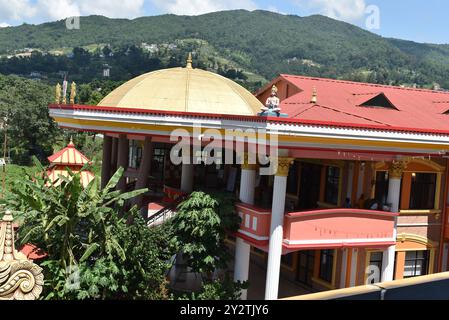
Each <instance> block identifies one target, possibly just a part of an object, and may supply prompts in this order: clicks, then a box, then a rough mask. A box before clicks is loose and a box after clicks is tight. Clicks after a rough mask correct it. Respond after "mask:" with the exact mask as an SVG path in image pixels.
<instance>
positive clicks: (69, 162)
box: [48, 141, 90, 167]
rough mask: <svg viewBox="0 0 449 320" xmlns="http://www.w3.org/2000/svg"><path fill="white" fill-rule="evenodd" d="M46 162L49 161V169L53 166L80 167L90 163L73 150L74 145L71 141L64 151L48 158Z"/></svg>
mask: <svg viewBox="0 0 449 320" xmlns="http://www.w3.org/2000/svg"><path fill="white" fill-rule="evenodd" d="M48 161H50V166H51V167H53V166H55V165H66V166H68V167H72V166H80V167H82V166H84V165H85V164H87V163H90V160H89V159H88V158H87V157H86V156H85V155H84V154H82V153H81V152H79V151H78V150H77V149H76V148H75V145H74V144H73V142H72V141H70V143H69V144H68V145H67V147H65V148H64V149H62V150H61V151H59V152H56V153H55V154H54V155H52V156H50V157H48Z"/></svg>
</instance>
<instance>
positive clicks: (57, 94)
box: [55, 83, 61, 104]
mask: <svg viewBox="0 0 449 320" xmlns="http://www.w3.org/2000/svg"><path fill="white" fill-rule="evenodd" d="M55 102H56V104H60V103H61V85H60V84H59V83H58V84H57V85H56V88H55Z"/></svg>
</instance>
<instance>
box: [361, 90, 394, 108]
mask: <svg viewBox="0 0 449 320" xmlns="http://www.w3.org/2000/svg"><path fill="white" fill-rule="evenodd" d="M360 106H361V107H373V108H383V109H393V110H398V109H397V108H396V107H395V106H394V105H393V104H392V103H391V101H390V100H389V99H388V98H387V96H386V95H385V94H383V93H381V94H378V95H376V96H375V97H373V98H371V99H370V100H368V101H365V102H364V103H362V104H361V105H360Z"/></svg>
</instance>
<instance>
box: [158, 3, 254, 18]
mask: <svg viewBox="0 0 449 320" xmlns="http://www.w3.org/2000/svg"><path fill="white" fill-rule="evenodd" d="M151 2H152V3H153V4H154V5H155V6H156V7H157V8H158V9H159V10H161V11H163V12H166V13H173V14H178V15H199V14H204V13H209V12H215V11H222V10H233V9H246V10H256V9H257V8H258V7H257V5H256V3H255V2H254V1H253V0H228V1H222V0H151Z"/></svg>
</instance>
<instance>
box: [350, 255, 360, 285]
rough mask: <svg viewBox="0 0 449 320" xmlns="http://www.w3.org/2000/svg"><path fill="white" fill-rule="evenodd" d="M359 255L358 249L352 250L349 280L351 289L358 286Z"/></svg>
mask: <svg viewBox="0 0 449 320" xmlns="http://www.w3.org/2000/svg"><path fill="white" fill-rule="evenodd" d="M358 255H359V251H358V249H352V255H351V274H350V278H349V287H355V285H356V280H357V261H358V259H357V258H358Z"/></svg>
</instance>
